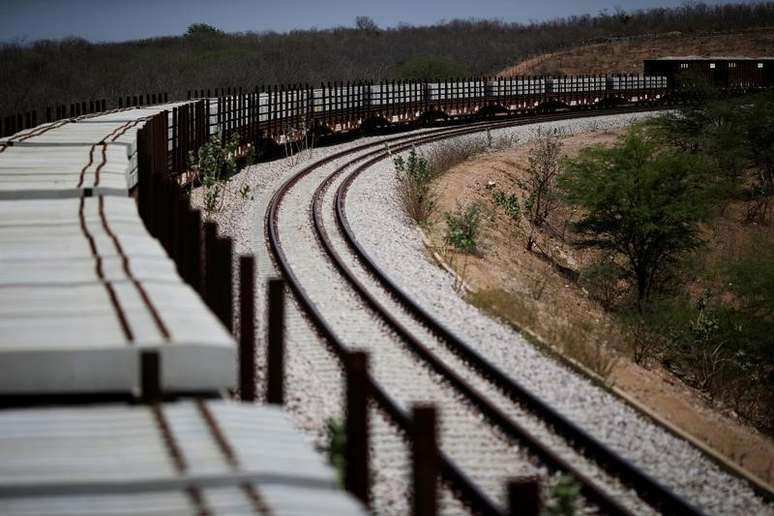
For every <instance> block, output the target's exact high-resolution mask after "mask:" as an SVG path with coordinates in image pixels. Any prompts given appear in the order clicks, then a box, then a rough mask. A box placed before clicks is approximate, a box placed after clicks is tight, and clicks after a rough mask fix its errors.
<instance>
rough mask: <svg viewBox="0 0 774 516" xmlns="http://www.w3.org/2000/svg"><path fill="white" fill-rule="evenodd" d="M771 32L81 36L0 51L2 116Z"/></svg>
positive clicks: (718, 27) (739, 24) (470, 68)
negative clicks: (674, 37) (620, 42)
mask: <svg viewBox="0 0 774 516" xmlns="http://www.w3.org/2000/svg"><path fill="white" fill-rule="evenodd" d="M772 25H774V2H766V3H757V4H744V5H739V4H730V5H719V6H707V5H704V4H692V5H686V6H683V7H679V8H675V9H649V10H643V11H634V12H627V11H622V10H616V11H615V12H612V13H610V12H606V11H604V12H601V13H599V14H597V15H595V16H591V15H584V16H572V17H568V18H559V19H555V20H551V21H547V22H540V23H530V24H521V23H506V22H502V21H492V20H453V21H449V22H445V23H441V24H438V25H433V26H425V27H415V26H411V25H405V24H402V25H399V26H397V27H394V28H384V29H383V28H379V27H378V26H377V25H376V23H374V22H373V20H371V19H370V18H367V17H357V18H356V20H355V23H354V26H353V27H337V28H332V29H326V30H314V29H312V30H304V31H291V32H288V33H282V34H280V33H275V32H260V33H256V32H247V33H238V34H226V33H224V32H223V31H221V30H219V29H217V28H216V27H212V26H209V25H206V24H194V25H192V26H191V27H189V29H188V31H187V32H186V33H185V34H184V35H183V36H175V37H163V38H152V39H145V40H138V41H130V42H124V43H97V44H93V43H89V42H88V41H86V40H84V39H80V38H74V37H71V38H65V39H62V40H56V41H52V40H42V41H36V42H33V43H24V42H18V43H5V44H0V77H3V81H2V82H1V83H0V113H4V114H7V113H15V112H19V111H24V110H27V109H33V108H41V107H44V106H48V105H53V104H57V103H69V102H72V101H78V100H87V99H92V98H93V99H98V98H105V99H108V101H114V100H115V99H116V98H117V97H118V96H119V95H125V94H136V93H144V92H161V91H163V92H167V93H169V94H170V96H171V97H173V98H174V97H181V96H184V95H185V93H186V91H187V90H189V89H194V88H216V87H227V86H232V87H233V86H241V87H243V88H250V89H251V88H253V87H255V86H256V85H260V84H293V83H310V84H313V85H319V84H320V82H322V81H334V80H353V79H374V80H378V79H383V78H389V79H400V78H406V79H416V78H420V77H426V78H433V77H439V78H451V77H460V76H470V75H490V74H494V73H496V72H497V71H498V70H501V69H503V68H504V67H506V66H508V65H511V64H514V63H515V62H518V61H519V60H521V59H523V58H526V57H528V56H531V55H536V54H540V53H543V52H551V51H555V50H558V49H561V48H567V47H572V46H578V45H579V44H583V43H588V42H591V41H598V40H600V39H605V38H620V37H631V36H637V35H641V34H660V33H665V32H675V31H679V32H683V33H705V32H716V31H733V30H740V29H746V28H750V27H761V26H772Z"/></svg>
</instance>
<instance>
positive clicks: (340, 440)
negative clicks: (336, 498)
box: [322, 418, 347, 487]
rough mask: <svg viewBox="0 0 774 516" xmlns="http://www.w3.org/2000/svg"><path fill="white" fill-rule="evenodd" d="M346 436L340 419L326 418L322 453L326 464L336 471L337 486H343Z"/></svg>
mask: <svg viewBox="0 0 774 516" xmlns="http://www.w3.org/2000/svg"><path fill="white" fill-rule="evenodd" d="M346 447H347V435H346V430H345V429H344V422H343V421H341V420H340V419H334V418H328V419H327V420H326V421H325V445H324V446H323V449H322V451H323V452H324V453H325V455H326V456H327V458H328V463H329V464H330V465H331V466H332V467H333V469H335V470H336V474H337V476H338V479H339V484H340V485H341V486H342V487H343V486H344V473H345V467H346V461H347V456H346Z"/></svg>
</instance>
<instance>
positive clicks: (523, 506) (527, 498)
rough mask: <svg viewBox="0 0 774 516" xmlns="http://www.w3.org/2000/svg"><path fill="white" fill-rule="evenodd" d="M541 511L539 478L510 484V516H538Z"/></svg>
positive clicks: (512, 481)
mask: <svg viewBox="0 0 774 516" xmlns="http://www.w3.org/2000/svg"><path fill="white" fill-rule="evenodd" d="M541 509H542V504H541V498H540V479H539V478H537V477H527V478H520V479H516V480H511V481H510V482H508V514H509V515H510V516H517V515H518V516H538V515H539V514H540V511H541Z"/></svg>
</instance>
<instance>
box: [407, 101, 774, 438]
mask: <svg viewBox="0 0 774 516" xmlns="http://www.w3.org/2000/svg"><path fill="white" fill-rule="evenodd" d="M699 93H700V98H701V99H702V101H701V102H700V103H699V104H697V105H692V106H688V107H685V108H682V109H680V110H679V111H677V112H675V113H673V114H669V115H665V116H661V117H658V118H656V119H654V120H653V121H652V122H649V123H646V124H639V125H636V126H634V127H632V128H631V129H630V130H628V131H627V132H626V134H625V135H623V136H621V137H620V138H619V139H618V141H617V142H615V143H614V144H613V145H606V146H592V147H587V148H584V149H582V150H581V151H580V152H579V153H578V154H577V155H575V156H574V157H572V158H567V157H563V150H562V138H563V135H561V134H559V133H540V134H536V135H535V136H534V138H533V141H532V142H530V143H529V145H530V150H529V153H528V159H527V160H526V161H527V163H526V164H525V166H523V168H519V169H518V171H516V170H514V171H513V181H512V186H511V187H510V188H509V187H507V186H501V184H500V183H498V184H496V185H495V184H494V183H491V184H485V185H481V184H480V180H479V186H478V187H477V188H478V192H479V194H478V195H477V196H473V197H471V196H463V197H459V198H458V199H457V201H456V202H457V206H458V207H457V209H456V210H453V209H452V210H451V211H449V212H446V213H443V209H442V208H441V207H440V206H439V203H437V202H435V201H434V204H433V214H432V216H427V217H426V218H425V219H424V220H423V221H422V222H423V224H424V226H425V227H428V228H430V229H431V230H432V227H431V226H433V225H435V226H436V227H437V228H438V230H439V231H440V232H441V234H443V235H445V236H444V237H443V238H444V240H445V243H446V244H447V245H449V246H451V248H452V249H453V250H454V252H455V253H457V255H460V256H465V255H471V254H475V255H477V256H479V257H480V258H481V259H483V260H486V258H487V257H486V254H487V253H488V252H490V250H489V249H488V248H487V247H486V246H484V247H482V246H481V245H480V241H479V239H480V238H481V237H482V233H485V232H486V231H488V229H487V228H486V224H487V222H488V221H489V220H494V219H493V218H492V217H494V216H495V215H497V214H500V216H504V218H499V219H497V220H498V221H500V222H497V223H496V224H498V227H497V231H502V221H503V220H506V221H508V224H509V225H510V226H511V227H510V228H509V231H510V232H511V233H512V234H513V235H514V237H513V239H512V240H510V241H509V242H510V244H508V245H507V246H506V251H505V252H506V253H510V254H512V258H511V259H513V260H517V261H518V260H522V259H523V258H518V257H517V254H518V253H516V248H515V247H513V245H514V244H516V245H520V246H521V249H526V250H528V251H529V253H528V254H529V255H532V256H535V257H537V258H539V259H540V260H541V261H543V262H548V263H551V264H552V266H553V267H552V270H553V271H554V272H553V273H554V274H556V275H557V276H558V277H561V280H560V283H566V282H567V283H573V284H575V286H576V287H577V288H578V290H579V291H581V290H582V291H583V292H585V294H586V295H587V296H588V298H590V299H591V300H593V302H595V303H597V304H598V306H599V307H600V308H601V309H602V310H603V312H604V313H605V314H607V315H606V317H605V319H606V320H607V321H608V323H605V324H609V325H610V328H608V329H606V330H605V332H606V333H607V339H606V340H607V341H608V343H609V342H610V341H613V345H612V347H610V346H608V345H605V346H602V345H601V344H599V345H598V343H596V342H595V341H594V339H596V337H591V336H590V335H591V333H597V332H596V330H595V332H591V331H590V328H588V327H586V326H585V324H586V323H588V321H583V320H579V321H578V326H577V327H573V326H572V325H570V326H568V327H564V326H563V327H562V328H557V329H556V332H555V335H558V336H559V338H560V340H561V341H562V342H557V343H555V344H557V345H558V346H559V349H561V350H562V352H563V353H565V354H567V355H568V356H570V357H572V358H573V359H575V360H577V361H578V362H580V363H582V364H584V365H585V366H586V367H588V368H589V369H591V370H593V371H595V372H597V373H598V374H599V375H600V376H601V377H603V378H607V377H608V376H609V375H610V374H611V372H612V370H613V368H614V367H615V361H616V358H615V355H616V354H618V355H620V356H628V358H629V359H630V360H632V361H633V362H635V363H636V364H639V365H641V366H642V367H648V368H650V367H660V368H663V369H665V370H667V371H669V372H671V373H672V374H673V375H675V376H677V377H679V378H680V379H681V380H682V381H683V382H684V383H685V384H687V385H689V386H691V387H693V388H695V389H696V390H697V391H698V392H700V393H703V394H704V395H705V396H706V397H707V398H708V399H710V400H713V401H715V402H719V403H721V404H722V405H723V406H725V407H727V408H730V409H733V410H734V411H735V412H736V413H737V414H739V415H741V416H742V417H744V418H746V419H747V420H748V421H750V422H751V423H753V424H754V425H755V426H757V427H758V428H761V429H763V430H765V431H766V432H767V433H769V434H771V433H772V431H774V394H772V393H774V217H773V215H774V214H773V213H772V212H773V211H774V210H773V209H772V206H773V205H772V203H773V202H774V181H772V178H774V175H773V174H774V93H772V92H766V93H761V94H758V95H754V96H747V97H740V98H732V99H728V98H719V97H718V96H717V95H716V94H715V93H713V92H712V91H710V90H705V91H702V92H699ZM485 141H486V139H484V138H481V139H480V140H479V142H478V145H472V144H471V143H470V142H469V141H465V140H457V141H451V142H449V143H447V144H444V145H441V146H437V147H436V148H434V150H433V151H432V154H430V153H428V155H427V156H421V155H419V156H415V157H414V160H420V161H421V160H426V166H427V167H428V169H431V168H432V165H430V163H432V162H434V161H440V162H444V161H446V160H445V159H444V158H443V156H455V157H457V158H459V160H461V159H462V156H468V157H476V156H481V155H482V153H485V152H487V150H488V146H487V145H486V144H485ZM512 143H513V142H511V144H512ZM507 147H508V145H503V146H500V147H497V149H503V148H507ZM459 160H458V159H455V160H449V161H450V162H454V163H459ZM505 162H506V163H507V161H505ZM471 163H475V161H472V162H471ZM500 163H502V162H500ZM492 166H493V165H490V167H492ZM495 168H496V167H495ZM437 177H439V176H438V175H429V176H428V178H429V179H428V180H429V181H432V180H434V178H437ZM425 189H426V191H427V193H426V196H427V197H429V198H434V199H435V198H436V197H437V194H435V196H436V197H434V193H433V192H434V189H433V188H432V186H430V187H428V186H425ZM447 206H448V203H447ZM555 212H556V213H555ZM558 248H563V249H568V250H569V251H568V252H569V253H570V254H573V253H578V254H577V256H575V257H573V256H570V257H569V258H568V257H567V256H561V254H559V255H558V254H557V249H558ZM508 249H510V250H508ZM573 249H574V250H575V251H573ZM498 252H500V251H498ZM521 252H523V251H521ZM452 259H453V257H452ZM465 263H466V267H467V264H468V262H467V261H465ZM482 268H484V269H486V268H487V267H486V266H483V267H482ZM462 273H463V274H464V273H465V272H464V271H463V272H462ZM538 283H539V282H538ZM544 289H545V281H544V282H543V284H542V285H541V284H536V285H534V289H533V290H534V291H535V292H534V293H533V294H534V295H532V299H533V300H537V301H538V302H539V300H540V298H541V297H542V295H543V290H544ZM559 299H561V296H560V297H559ZM472 300H473V301H474V302H475V303H476V304H478V305H479V306H482V307H484V308H487V309H489V310H492V311H494V312H495V313H498V314H501V315H502V314H506V315H507V314H508V313H510V312H511V311H513V310H515V308H514V307H515V306H516V305H519V302H523V303H524V304H525V306H523V307H522V308H523V310H520V312H523V313H528V312H531V311H530V310H529V307H527V306H526V305H528V304H529V303H530V297H529V296H527V297H526V298H524V299H522V301H518V299H517V296H511V295H509V294H506V293H504V292H500V293H498V292H494V291H479V292H476V293H475V294H473V297H472ZM519 306H521V305H519ZM554 308H555V309H556V310H562V309H563V307H562V306H556V307H554ZM533 315H534V314H533ZM520 319H521V320H520V321H519V323H520V324H522V325H525V326H526V327H529V326H530V324H532V323H536V322H537V320H536V319H534V318H533V316H529V317H520ZM581 319H582V318H581ZM530 321H531V322H530ZM584 335H586V336H589V337H587V338H588V339H589V340H590V342H585V343H582V344H584V345H580V344H579V339H581V340H582V339H584V338H585V337H583V336H584ZM608 348H610V349H608ZM613 349H615V350H617V351H615V352H612V353H611V351H612V350H613Z"/></svg>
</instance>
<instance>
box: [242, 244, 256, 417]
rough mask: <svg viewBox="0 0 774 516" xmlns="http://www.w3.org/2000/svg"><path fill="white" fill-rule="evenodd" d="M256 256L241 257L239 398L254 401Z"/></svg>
mask: <svg viewBox="0 0 774 516" xmlns="http://www.w3.org/2000/svg"><path fill="white" fill-rule="evenodd" d="M255 391H256V389H255V257H253V256H252V255H250V256H240V257H239V398H240V399H241V400H242V401H249V402H254V401H255V400H256V392H255Z"/></svg>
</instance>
